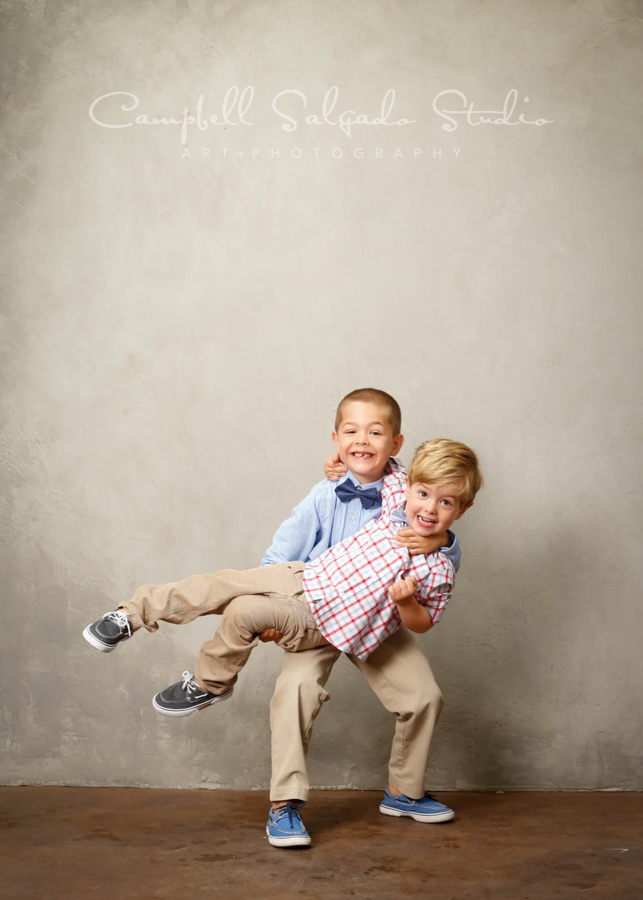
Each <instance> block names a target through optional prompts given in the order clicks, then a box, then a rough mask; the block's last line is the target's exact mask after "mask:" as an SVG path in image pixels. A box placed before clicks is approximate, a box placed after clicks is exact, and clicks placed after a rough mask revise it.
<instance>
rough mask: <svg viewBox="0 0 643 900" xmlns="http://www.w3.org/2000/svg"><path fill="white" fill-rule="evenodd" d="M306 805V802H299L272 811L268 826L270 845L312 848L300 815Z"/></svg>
mask: <svg viewBox="0 0 643 900" xmlns="http://www.w3.org/2000/svg"><path fill="white" fill-rule="evenodd" d="M305 805H306V801H305V800H299V801H298V802H297V803H286V804H285V805H284V806H279V807H277V809H274V808H273V809H271V810H270V815H269V816H268V824H267V825H266V834H267V835H268V843H269V844H272V846H273V847H308V846H310V843H311V841H310V835H309V834H308V832H307V831H306V826H305V825H304V823H303V822H302V821H301V816H300V815H299V810H300V809H301V808H302V806H305Z"/></svg>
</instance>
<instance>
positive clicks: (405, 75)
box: [1, 0, 643, 789]
mask: <svg viewBox="0 0 643 900" xmlns="http://www.w3.org/2000/svg"><path fill="white" fill-rule="evenodd" d="M636 10H637V4H635V3H634V2H625V0H613V2H611V0H587V2H584V3H575V4H570V3H567V2H562V0H560V2H553V0H549V2H543V3H537V4H531V3H519V2H509V0H498V2H494V3H485V4H471V3H462V2H451V0H448V2H447V0H439V2H431V3H421V2H412V0H407V2H402V0H398V2H393V0H381V2H380V0H377V2H370V0H359V2H353V3H350V4H347V3H343V2H337V0H331V2H324V3H312V2H306V0H270V2H267V0H265V2H259V0H256V2H255V0H246V2H230V0H222V2H208V3H206V2H201V0H191V2H187V0H176V2H170V0H161V2H154V3H134V4H132V3H126V2H115V0H108V2H101V3H98V2H95V0H93V2H84V3H80V2H77V0H76V2H64V0H49V2H44V0H32V2H20V3H18V2H14V3H5V4H3V16H4V23H3V29H2V42H3V52H2V60H3V62H2V73H3V83H4V91H3V108H4V119H3V131H4V140H3V144H2V153H3V157H4V158H3V164H2V180H3V196H4V204H3V254H2V268H3V273H4V284H5V287H6V290H5V293H4V297H3V310H4V314H5V318H4V337H3V341H2V344H3V350H2V354H3V384H4V411H3V418H2V450H3V457H4V462H3V482H4V495H3V496H4V498H5V510H6V514H5V516H4V518H3V531H2V538H3V555H4V567H3V574H2V608H3V615H2V633H3V646H2V660H1V665H2V672H3V685H4V686H3V703H4V710H3V721H2V741H3V749H4V753H3V758H2V770H1V776H2V779H3V780H4V781H5V782H9V783H19V782H36V783H70V784H108V785H154V786H211V787H234V788H245V787H250V788H255V787H257V788H259V787H265V786H266V784H267V782H268V777H269V728H268V701H269V698H270V696H271V692H272V686H273V684H274V680H275V677H276V674H277V672H278V669H279V665H280V657H281V651H279V650H278V649H277V648H275V647H260V648H259V649H258V651H257V652H256V653H255V655H254V657H253V659H252V660H251V663H250V665H249V666H248V668H247V670H246V671H245V673H244V674H243V675H242V678H241V682H240V689H239V690H238V691H237V695H236V699H235V701H234V702H233V703H230V704H226V705H225V706H224V707H222V708H221V709H220V710H216V711H214V710H213V711H211V712H209V713H207V714H204V715H202V716H196V717H192V718H189V719H186V720H183V721H172V720H169V719H165V718H163V717H160V716H157V715H155V714H154V712H153V710H152V708H151V705H150V698H151V696H152V694H153V693H154V691H155V690H157V689H159V688H160V687H163V686H165V685H166V684H167V683H169V682H170V681H171V680H174V676H175V675H177V674H178V673H180V672H181V670H182V669H184V668H188V667H190V665H191V663H192V662H193V660H194V658H195V653H196V650H197V648H198V647H199V644H200V642H201V641H202V640H203V639H205V638H206V637H207V636H208V635H209V634H210V630H211V628H212V622H211V621H205V622H196V623H194V624H192V625H190V626H188V627H185V628H173V627H171V626H166V627H164V628H162V629H161V630H160V632H158V633H157V634H156V635H149V634H146V633H144V634H141V635H140V636H137V638H136V642H135V643H134V642H133V643H131V644H128V645H126V646H125V647H124V648H122V649H119V651H118V652H117V653H114V654H111V655H110V656H99V654H98V653H96V652H94V651H93V650H92V649H91V648H89V646H88V645H87V644H86V643H85V641H83V639H82V637H81V631H82V628H83V626H84V625H85V624H86V623H87V622H89V621H91V620H92V619H94V618H96V617H97V616H98V615H99V614H101V613H103V612H104V611H106V610H108V609H110V608H112V607H113V606H115V605H116V604H117V603H118V602H119V601H122V600H123V599H125V598H127V597H128V596H129V594H130V593H131V591H132V590H133V588H134V587H135V586H136V585H137V584H139V583H141V582H143V581H157V582H158V581H164V580H170V579H175V578H178V577H182V576H184V575H186V574H188V573H191V572H196V571H208V570H212V569H215V568H217V567H221V566H228V567H229V566H232V567H248V566H252V565H255V564H257V562H258V560H259V559H260V558H261V555H262V553H263V551H264V549H265V547H266V546H267V545H268V544H269V542H270V539H271V536H272V533H273V531H274V529H275V528H276V526H277V525H278V524H279V522H280V521H281V520H282V519H283V518H284V517H285V516H286V515H287V514H288V512H289V511H290V509H291V507H292V506H293V505H294V503H295V502H296V501H298V499H299V498H300V497H301V496H303V494H304V493H305V492H306V491H307V490H308V487H309V486H310V485H311V484H312V483H313V482H314V481H316V480H318V479H319V477H320V473H321V464H322V460H323V458H324V457H325V456H326V454H327V452H328V451H329V449H330V441H329V435H330V431H331V429H332V419H333V412H334V407H335V404H336V402H337V400H338V399H339V398H340V397H341V396H342V395H343V394H344V393H345V392H346V391H348V390H350V389H352V388H354V387H358V386H364V385H369V384H373V385H376V386H380V387H383V388H385V389H386V390H388V391H390V392H392V393H393V394H395V395H396V396H397V397H398V399H399V400H400V402H401V404H402V407H403V411H404V413H405V432H406V435H407V445H406V448H405V452H404V453H403V454H402V456H403V458H404V459H405V460H407V461H408V459H409V457H410V453H411V451H412V448H413V446H414V445H415V444H417V443H418V442H419V441H420V440H422V439H425V438H428V437H433V436H449V437H454V438H459V439H462V440H464V441H467V442H469V443H471V444H472V445H473V446H474V447H475V448H476V449H477V450H478V451H479V453H480V456H481V459H482V462H483V466H484V471H485V475H486V487H485V490H484V492H483V493H482V494H481V495H480V497H479V500H478V502H477V503H476V506H475V508H474V509H473V510H472V511H471V512H470V513H469V514H467V516H466V517H465V519H464V520H463V521H462V523H460V528H459V534H460V536H461V539H462V543H463V546H464V553H465V564H464V566H463V570H462V573H461V575H460V577H459V579H458V584H457V589H456V593H455V595H454V598H453V601H452V603H451V606H450V607H449V609H448V612H447V614H446V615H445V618H444V620H443V622H442V624H441V625H440V626H439V628H437V629H435V631H434V632H433V633H431V634H430V635H427V636H425V637H423V638H421V642H422V645H423V647H424V648H425V649H426V652H427V653H428V654H429V656H430V659H431V661H432V664H433V666H434V669H435V671H436V674H437V677H438V680H439V682H440V684H441V686H442V688H443V690H444V693H445V695H446V698H447V707H446V710H445V713H444V717H443V719H442V722H441V724H440V728H439V732H438V736H437V738H436V743H435V752H434V754H433V759H432V766H431V776H430V783H431V784H432V785H433V786H434V787H435V788H452V787H456V788H536V789H558V788H568V789H575V788H636V787H639V788H640V787H641V786H642V784H641V780H640V779H641V766H640V750H641V743H642V735H641V729H640V709H641V705H642V702H643V696H642V693H643V692H642V688H641V679H640V648H641V604H640V598H641V563H640V553H639V547H640V539H641V533H640V524H641V521H640V505H639V504H640V497H641V491H640V471H641V459H640V455H641V454H640V446H641V427H640V409H641V406H640V404H641V390H640V388H641V361H640V332H639V326H640V323H641V309H640V301H639V297H640V284H641V275H642V271H641V269H642V266H641V260H642V254H641V216H640V212H641V210H640V196H638V192H637V187H638V181H637V178H639V177H640V150H639V147H640V143H639V141H640V106H638V105H637V104H638V103H639V102H640V80H641V65H640V47H641V38H642V30H643V29H642V22H641V18H640V8H639V12H638V13H637V12H636ZM235 85H236V86H238V88H239V89H240V91H239V92H241V91H242V90H243V89H244V88H245V87H246V86H248V87H252V88H254V93H253V94H252V97H251V93H250V92H248V93H246V94H245V100H246V101H249V100H250V98H251V102H248V104H247V106H246V109H245V115H241V118H240V115H239V113H240V110H239V104H238V103H237V104H236V105H234V106H233V108H230V107H229V113H228V124H225V123H224V124H221V125H213V124H210V125H209V127H208V128H207V129H199V127H198V123H197V122H193V123H188V124H187V126H186V133H185V142H182V139H181V126H180V125H143V124H129V125H128V127H124V128H107V127H103V126H101V125H99V124H97V122H95V121H92V119H91V118H90V115H89V108H90V105H91V104H92V103H93V101H95V100H97V98H100V97H102V96H103V95H105V94H109V93H111V92H117V91H120V92H128V93H130V94H133V95H135V96H136V97H137V98H138V107H137V109H136V110H133V111H132V110H131V109H125V110H122V109H121V105H122V104H123V105H125V106H131V105H132V102H133V101H131V98H127V97H107V98H105V99H104V100H102V101H101V102H100V103H99V104H97V106H95V107H94V112H95V116H94V117H95V119H97V120H98V121H102V122H103V123H104V124H112V125H114V124H125V125H127V124H128V123H132V122H134V120H135V117H136V115H139V114H143V115H145V116H147V121H149V120H150V119H152V118H157V119H159V118H162V117H166V118H172V117H178V120H179V121H180V120H181V118H182V116H183V110H184V108H186V107H189V114H190V115H192V116H193V118H196V117H197V108H196V107H197V104H198V101H199V97H200V96H201V95H203V103H202V107H201V109H202V115H203V117H205V118H209V117H211V116H214V115H216V116H218V117H219V119H221V118H222V117H223V112H222V106H223V104H224V97H225V94H226V92H227V91H228V89H229V88H230V87H231V86H235ZM333 85H336V86H338V88H339V97H338V100H337V104H336V106H335V107H334V109H333V111H332V113H328V115H327V118H329V119H330V120H334V118H335V117H336V116H337V114H338V113H339V112H341V111H343V110H346V109H352V110H354V111H355V114H360V113H361V114H364V115H366V116H367V117H368V118H369V119H370V120H372V119H374V118H377V117H378V116H380V115H381V111H380V108H381V106H382V101H383V98H384V96H385V94H386V93H387V91H388V90H389V89H391V88H393V89H394V90H395V104H394V107H393V109H392V111H391V113H390V116H389V120H391V121H393V120H395V121H397V120H398V119H401V118H403V119H407V120H413V121H411V122H409V123H407V124H402V125H390V124H389V125H384V124H379V125H378V124H371V125H367V124H362V125H355V126H354V127H353V128H352V129H350V130H351V134H350V135H348V134H346V133H345V132H344V131H342V130H341V129H340V128H339V126H338V125H331V124H328V123H323V124H306V123H305V122H304V121H303V116H304V115H308V114H312V115H316V116H318V117H321V116H322V105H323V99H324V95H325V94H326V92H327V91H328V89H329V88H331V87H332V86H333ZM513 88H515V89H516V90H517V92H518V94H517V102H516V107H515V110H514V111H513V113H512V115H511V116H509V115H508V114H509V112H510V110H509V108H507V109H506V110H505V112H506V113H507V117H508V118H509V119H510V120H511V121H513V122H518V124H511V125H510V124H503V123H499V124H486V123H482V124H481V123H480V118H479V116H478V117H476V116H475V115H473V114H472V117H471V119H470V121H467V120H466V118H465V117H463V116H462V115H459V116H454V117H452V120H451V123H452V124H453V123H455V124H457V127H456V128H455V129H454V130H451V131H447V130H444V129H443V127H442V126H443V125H449V124H450V122H449V120H448V119H446V118H444V117H441V116H440V115H439V114H438V112H436V110H435V109H434V106H433V104H434V98H435V97H436V96H437V95H439V94H440V92H442V91H447V90H454V91H460V92H461V95H463V96H460V95H451V96H450V97H449V98H448V102H446V99H445V98H443V99H442V100H441V101H440V100H438V101H437V107H438V109H440V108H442V109H448V108H451V109H463V108H465V106H467V107H468V106H469V105H470V104H473V105H474V106H473V108H474V110H478V111H480V110H501V109H502V108H503V104H505V98H506V97H507V95H508V92H509V91H510V90H511V89H513ZM284 90H292V91H294V90H297V91H300V92H301V93H302V94H304V95H305V96H306V102H307V106H306V109H305V111H304V110H302V105H303V100H302V98H301V96H300V95H298V94H289V95H284V96H282V97H281V98H280V99H279V100H278V101H277V109H280V110H281V111H283V112H287V113H288V114H289V115H290V116H291V117H292V118H293V119H294V121H295V123H296V125H297V128H296V130H294V131H290V132H288V131H285V130H284V129H283V128H282V126H283V125H284V124H289V120H288V119H285V118H283V117H281V116H279V115H278V114H277V112H276V111H275V110H274V109H273V106H272V104H273V98H275V97H276V96H277V95H278V94H279V93H280V92H281V91H284ZM389 96H390V95H389ZM525 97H528V98H529V100H528V101H525V100H524V98H525ZM463 98H464V99H463ZM230 99H233V95H229V100H230ZM440 103H442V104H443V106H442V107H440ZM280 104H281V105H280ZM509 105H511V101H510V103H509ZM521 113H522V114H523V118H524V119H526V120H528V121H533V120H535V119H538V118H541V119H546V120H548V121H547V123H546V124H541V125H527V124H524V123H521V122H520V121H519V119H518V116H519V115H520V114H521ZM500 116H501V113H500V112H496V113H494V115H493V116H492V117H493V118H499V117H500ZM244 122H247V123H248V124H244ZM291 124H292V123H291ZM347 130H348V129H347ZM222 148H227V150H226V153H225V155H224V152H223V149H222ZM253 148H254V149H255V150H256V151H257V152H256V153H254V156H253ZM315 148H318V149H315ZM360 148H361V150H362V152H363V155H362V156H360V153H359V149H360ZM377 148H379V149H380V150H381V153H380V154H379V157H380V158H378V154H377ZM186 150H187V151H188V152H187V153H186ZM206 150H207V151H209V153H206V152H205V151H206ZM416 150H419V151H420V153H419V154H418V153H416ZM277 151H278V154H277ZM298 151H300V152H298ZM339 151H341V154H342V155H341V157H340V153H339ZM356 151H358V152H356ZM396 151H398V152H397V153H396ZM298 157H300V158H298ZM637 163H638V165H639V169H638V170H637ZM329 689H330V692H331V694H332V695H333V701H332V703H330V704H328V705H327V706H326V708H325V710H324V711H323V713H322V715H321V717H320V719H319V720H318V725H317V729H316V733H315V739H314V741H313V746H312V750H311V759H310V762H311V776H312V779H313V781H314V782H315V783H316V784H318V785H325V786H350V785H352V786H358V787H374V786H377V785H379V784H381V783H382V781H383V779H384V778H385V772H386V760H387V753H388V746H389V740H390V736H391V731H392V723H391V721H390V719H389V718H388V716H387V715H386V714H385V713H384V712H383V710H382V709H381V708H380V707H379V706H378V703H377V701H376V700H375V698H374V697H372V696H371V695H370V694H369V691H368V688H367V687H366V685H365V683H363V682H362V680H361V676H359V674H358V673H357V672H356V671H354V670H353V668H352V667H351V666H350V665H349V664H348V663H347V662H346V660H340V663H339V664H338V665H337V667H336V670H335V672H334V674H333V676H332V678H331V681H330V685H329Z"/></svg>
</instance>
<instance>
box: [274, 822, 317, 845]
mask: <svg viewBox="0 0 643 900" xmlns="http://www.w3.org/2000/svg"><path fill="white" fill-rule="evenodd" d="M266 834H267V835H268V843H269V844H271V845H272V846H273V847H310V845H311V844H312V838H311V836H310V835H306V836H304V835H300V836H299V837H286V838H278V837H273V836H272V835H271V834H270V829H269V828H268V826H267V825H266Z"/></svg>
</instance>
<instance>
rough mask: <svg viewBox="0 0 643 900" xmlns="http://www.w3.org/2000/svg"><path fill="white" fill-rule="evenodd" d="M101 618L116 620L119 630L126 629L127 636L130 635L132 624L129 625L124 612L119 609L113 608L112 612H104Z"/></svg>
mask: <svg viewBox="0 0 643 900" xmlns="http://www.w3.org/2000/svg"><path fill="white" fill-rule="evenodd" d="M103 618H104V619H111V620H112V621H113V622H116V624H117V625H118V627H119V628H120V630H121V631H126V632H127V636H128V637H131V636H132V626H131V625H130V621H129V619H128V618H127V616H126V615H125V613H124V612H121V610H120V609H115V610H114V611H113V612H108V613H105V615H104V616H103Z"/></svg>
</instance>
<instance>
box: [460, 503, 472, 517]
mask: <svg viewBox="0 0 643 900" xmlns="http://www.w3.org/2000/svg"><path fill="white" fill-rule="evenodd" d="M472 506H473V500H472V501H471V503H469V505H468V506H465V508H464V509H462V510H460V512H459V513H458V515H457V516H456V519H461V518H462V516H463V515H464V514H465V513H466V511H467V510H468V509H471V507H472Z"/></svg>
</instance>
